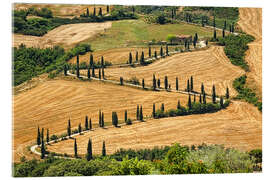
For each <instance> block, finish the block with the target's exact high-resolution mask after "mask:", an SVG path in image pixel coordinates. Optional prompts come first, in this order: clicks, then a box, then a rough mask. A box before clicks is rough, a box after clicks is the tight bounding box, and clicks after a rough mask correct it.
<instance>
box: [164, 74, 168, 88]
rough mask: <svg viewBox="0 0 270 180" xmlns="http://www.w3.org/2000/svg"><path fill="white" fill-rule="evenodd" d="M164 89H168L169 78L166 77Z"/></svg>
mask: <svg viewBox="0 0 270 180" xmlns="http://www.w3.org/2000/svg"><path fill="white" fill-rule="evenodd" d="M164 87H165V89H168V77H167V76H165V79H164Z"/></svg>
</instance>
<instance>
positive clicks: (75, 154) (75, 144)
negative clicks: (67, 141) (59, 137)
mask: <svg viewBox="0 0 270 180" xmlns="http://www.w3.org/2000/svg"><path fill="white" fill-rule="evenodd" d="M77 151H78V149H77V140H76V138H75V141H74V156H75V158H77V157H78V152H77Z"/></svg>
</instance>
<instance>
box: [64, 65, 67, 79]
mask: <svg viewBox="0 0 270 180" xmlns="http://www.w3.org/2000/svg"><path fill="white" fill-rule="evenodd" d="M64 75H65V76H67V65H66V64H65V65H64Z"/></svg>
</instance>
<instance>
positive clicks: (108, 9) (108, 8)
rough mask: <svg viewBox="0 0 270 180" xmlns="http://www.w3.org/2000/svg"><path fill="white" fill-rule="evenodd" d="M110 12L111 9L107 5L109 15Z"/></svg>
mask: <svg viewBox="0 0 270 180" xmlns="http://www.w3.org/2000/svg"><path fill="white" fill-rule="evenodd" d="M109 12H110V7H109V5H107V13H109Z"/></svg>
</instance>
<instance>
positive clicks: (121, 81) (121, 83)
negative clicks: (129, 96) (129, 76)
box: [120, 77, 124, 86]
mask: <svg viewBox="0 0 270 180" xmlns="http://www.w3.org/2000/svg"><path fill="white" fill-rule="evenodd" d="M123 81H124V80H123V78H122V77H120V85H121V86H122V85H124V82H123Z"/></svg>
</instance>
